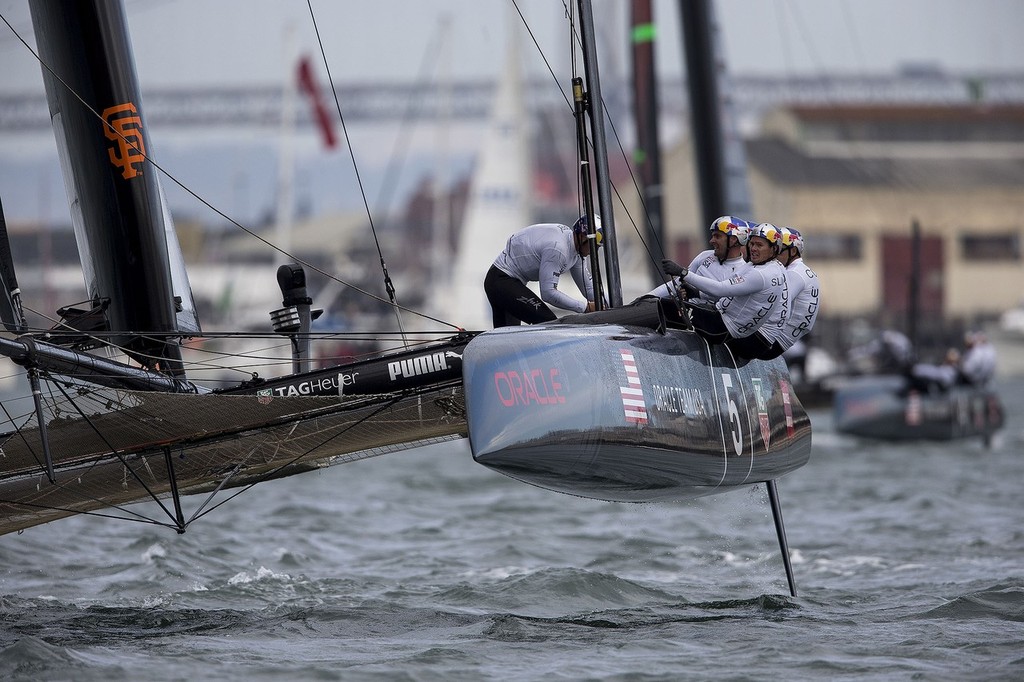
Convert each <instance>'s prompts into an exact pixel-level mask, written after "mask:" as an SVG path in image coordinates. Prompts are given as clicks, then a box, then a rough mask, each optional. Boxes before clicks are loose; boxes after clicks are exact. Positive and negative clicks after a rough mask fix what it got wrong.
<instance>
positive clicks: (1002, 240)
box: [960, 232, 1021, 261]
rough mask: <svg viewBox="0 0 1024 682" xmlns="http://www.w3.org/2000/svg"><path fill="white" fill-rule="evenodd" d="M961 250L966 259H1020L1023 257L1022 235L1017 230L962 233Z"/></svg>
mask: <svg viewBox="0 0 1024 682" xmlns="http://www.w3.org/2000/svg"><path fill="white" fill-rule="evenodd" d="M960 250H961V252H962V253H963V255H964V260H984V261H992V260H1003V261H1018V260H1020V259H1021V253H1020V235H1019V234H1017V233H1015V232H1003V233H999V234H962V235H960Z"/></svg>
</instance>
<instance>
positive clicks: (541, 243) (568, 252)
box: [484, 215, 602, 328]
mask: <svg viewBox="0 0 1024 682" xmlns="http://www.w3.org/2000/svg"><path fill="white" fill-rule="evenodd" d="M594 222H595V223H596V225H597V229H596V230H594V231H593V232H591V231H590V230H589V229H588V227H587V217H586V216H585V215H584V216H580V219H579V220H577V221H576V223H575V225H573V226H572V227H569V226H568V225H562V224H559V223H541V224H537V225H530V226H529V227H525V228H523V229H522V230H519V231H518V232H516V233H514V234H513V235H512V236H511V237H509V238H508V242H507V243H506V244H505V248H504V250H503V251H502V252H501V253H500V254H498V257H497V258H496V259H494V263H493V264H492V265H491V267H490V269H489V270H488V271H487V275H486V277H485V278H484V291H485V292H486V293H487V300H488V301H489V302H490V304H491V312H492V317H493V322H494V327H495V328H498V327H508V326H516V325H519V324H520V323H521V322H526V323H529V324H536V323H538V322H550V321H551V320H554V319H555V313H554V312H552V310H551V309H550V308H549V307H548V306H547V305H545V303H547V304H550V305H553V306H555V307H556V308H561V309H563V310H572V311H575V312H577V313H585V312H592V311H593V310H594V283H593V279H592V278H591V276H590V267H589V266H588V265H587V258H588V257H589V256H590V248H591V247H590V244H591V242H592V241H594V242H596V243H597V244H598V245H600V244H601V237H602V232H601V218H600V216H595V220H594ZM566 271H568V272H569V273H570V274H572V278H573V281H575V282H576V286H577V287H579V290H580V291H581V292H584V293H585V295H586V297H587V300H585V301H581V300H579V299H576V298H573V297H572V296H569V295H567V294H564V293H562V292H561V291H559V290H558V278H559V277H560V276H561V275H562V273H564V272H566ZM527 282H537V283H538V284H539V286H540V298H537V295H536V294H534V293H533V291H531V290H530V289H529V287H527V286H526V283H527Z"/></svg>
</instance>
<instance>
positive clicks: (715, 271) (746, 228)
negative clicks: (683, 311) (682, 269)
mask: <svg viewBox="0 0 1024 682" xmlns="http://www.w3.org/2000/svg"><path fill="white" fill-rule="evenodd" d="M753 227H754V225H752V224H751V223H749V222H747V221H746V220H741V219H739V218H734V217H732V216H727V215H725V216H722V217H720V218H715V219H714V220H713V221H712V222H711V230H710V232H711V238H710V240H709V242H708V243H709V244H710V245H711V248H710V249H708V250H706V251H701V252H700V253H698V254H697V255H696V256H695V257H694V259H693V260H692V261H690V266H689V267H688V268H687V269H688V270H689V271H690V272H692V273H694V274H697V275H703V276H705V277H710V278H712V279H717V280H719V281H724V280H727V279H729V278H730V277H732V276H733V275H735V274H736V273H737V272H739V271H740V270H746V269H747V268H748V267H750V265H749V263H747V261H746V260H745V259H744V258H743V247H744V246H746V244H747V239H748V238H749V237H750V230H751V228H753ZM647 295H648V296H657V297H658V298H668V297H671V296H675V297H678V298H680V299H690V300H694V302H698V303H703V304H707V305H713V304H714V302H715V300H716V299H717V297H713V296H711V295H710V294H705V293H703V292H701V291H699V290H697V289H694V288H693V287H686V286H682V285H680V283H679V280H678V279H677V278H673V279H672V280H670V281H669V282H667V283H665V284H662V285H661V286H660V287H658V288H656V289H654V290H653V291H651V292H649V293H648V294H647Z"/></svg>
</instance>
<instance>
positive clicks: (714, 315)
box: [662, 223, 787, 358]
mask: <svg viewBox="0 0 1024 682" xmlns="http://www.w3.org/2000/svg"><path fill="white" fill-rule="evenodd" d="M779 238H780V237H779V234H778V228H776V227H775V226H774V225H771V224H769V223H761V224H760V225H758V226H757V228H756V229H755V230H754V231H753V232H752V233H751V235H750V239H749V241H748V251H749V256H750V265H751V267H749V268H748V269H746V270H743V271H741V272H739V273H737V274H735V275H733V276H732V277H730V278H729V279H728V280H726V281H724V282H719V281H718V280H715V279H712V278H710V277H705V276H703V275H696V274H692V273H690V272H689V270H688V269H687V268H684V267H683V266H681V265H678V264H676V263H673V262H672V261H670V260H663V261H662V269H663V270H664V271H665V274H667V275H675V276H678V277H681V278H682V281H683V283H684V284H688V285H690V286H693V287H695V288H696V289H698V290H700V291H701V292H703V293H706V294H710V295H711V296H716V297H718V301H717V302H716V303H715V307H714V308H704V307H701V306H693V307H691V309H690V318H691V322H692V324H693V328H694V330H695V331H696V332H697V333H698V334H700V335H701V336H703V337H704V338H705V339H707V340H708V342H709V343H730V345H732V344H734V343H735V342H736V340H738V339H744V338H745V337H749V336H752V335H753V334H754V333H755V332H757V331H758V330H759V329H760V328H761V327H762V326H763V325H764V324H765V323H766V322H768V321H769V320H771V319H773V317H777V316H779V315H783V316H784V315H785V312H782V310H780V309H783V308H785V306H786V296H787V288H786V274H785V270H784V268H783V267H782V264H781V263H779V261H778V260H777V259H776V258H775V255H776V252H777V247H776V244H777V243H778V241H779ZM755 240H756V241H755ZM770 345H771V343H770V342H768V339H767V338H766V337H763V336H759V337H757V338H754V339H751V340H750V341H748V342H744V344H740V346H739V347H743V348H748V347H750V348H757V347H768V346H770ZM753 352H754V351H752V350H746V351H745V352H744V353H742V354H741V355H742V356H743V357H747V358H750V357H756V356H755V355H753V354H752V353H753Z"/></svg>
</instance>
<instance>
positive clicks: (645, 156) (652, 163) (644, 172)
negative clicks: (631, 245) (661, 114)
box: [631, 0, 665, 282]
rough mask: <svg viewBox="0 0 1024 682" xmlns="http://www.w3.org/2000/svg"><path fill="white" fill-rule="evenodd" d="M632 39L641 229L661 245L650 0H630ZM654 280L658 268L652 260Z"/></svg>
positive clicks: (659, 175)
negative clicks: (642, 223) (641, 208)
mask: <svg viewBox="0 0 1024 682" xmlns="http://www.w3.org/2000/svg"><path fill="white" fill-rule="evenodd" d="M631 15H632V30H631V39H632V43H633V118H634V119H635V121H636V140H637V145H636V151H635V152H634V157H633V163H634V164H636V167H637V170H638V171H639V174H640V191H641V196H640V200H641V202H642V205H643V207H644V211H643V222H644V231H645V233H646V234H647V235H649V241H651V242H653V243H654V244H661V245H663V247H664V244H665V238H664V237H665V235H664V226H663V224H662V201H661V196H662V187H661V147H660V144H659V135H658V86H657V78H656V71H655V68H654V41H655V38H656V35H655V23H654V17H653V13H652V11H651V0H633V1H632V5H631ZM649 265H650V267H651V275H652V279H653V280H654V281H656V282H657V281H660V280H661V270H660V269H659V268H658V266H657V263H656V262H654V261H651V262H650V263H649Z"/></svg>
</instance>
